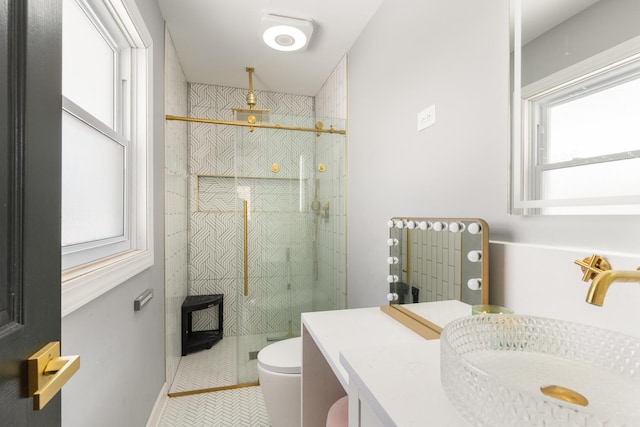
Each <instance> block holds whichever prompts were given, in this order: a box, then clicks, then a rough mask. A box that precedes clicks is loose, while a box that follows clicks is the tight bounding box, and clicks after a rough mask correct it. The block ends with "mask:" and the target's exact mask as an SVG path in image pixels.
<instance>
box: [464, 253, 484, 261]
mask: <svg viewBox="0 0 640 427" xmlns="http://www.w3.org/2000/svg"><path fill="white" fill-rule="evenodd" d="M467 259H468V260H469V261H471V262H480V260H481V259H482V251H469V253H467Z"/></svg>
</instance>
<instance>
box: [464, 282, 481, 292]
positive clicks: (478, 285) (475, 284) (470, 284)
mask: <svg viewBox="0 0 640 427" xmlns="http://www.w3.org/2000/svg"><path fill="white" fill-rule="evenodd" d="M467 287H468V288H469V289H471V290H472V291H479V290H480V289H482V279H469V280H468V281H467Z"/></svg>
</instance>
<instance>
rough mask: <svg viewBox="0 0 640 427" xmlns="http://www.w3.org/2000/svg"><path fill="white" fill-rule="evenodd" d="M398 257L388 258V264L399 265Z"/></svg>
mask: <svg viewBox="0 0 640 427" xmlns="http://www.w3.org/2000/svg"><path fill="white" fill-rule="evenodd" d="M398 261H399V260H398V257H395V256H390V257H389V258H387V262H388V263H389V264H397V263H398Z"/></svg>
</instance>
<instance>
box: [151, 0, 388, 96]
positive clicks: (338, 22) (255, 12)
mask: <svg viewBox="0 0 640 427" xmlns="http://www.w3.org/2000/svg"><path fill="white" fill-rule="evenodd" d="M382 1H383V0H360V1H353V0H351V1H343V0H323V1H317V0H187V1H184V0H182V1H178V0H158V4H159V5H160V9H161V10H162V14H163V16H164V19H165V21H166V22H167V27H168V29H169V33H170V34H171V38H172V40H173V44H174V46H175V48H176V51H177V53H178V57H179V58H180V62H181V63H182V67H183V70H184V73H185V75H186V78H187V81H189V82H192V83H208V84H215V85H222V86H230V87H239V88H248V86H249V83H248V75H247V73H246V71H245V67H254V68H255V73H254V76H253V85H254V88H255V89H258V90H267V91H273V92H283V93H291V94H297V95H309V96H314V95H316V94H317V93H318V91H319V90H320V88H321V87H322V85H323V84H324V82H325V80H326V79H327V78H328V77H329V75H330V74H331V71H333V69H334V68H335V66H336V65H337V64H338V62H339V61H340V59H341V58H342V57H343V56H344V54H345V53H346V52H347V51H348V50H349V49H350V48H351V46H352V45H353V43H354V42H355V41H356V39H357V38H358V36H359V35H360V33H361V32H362V30H363V29H364V27H365V26H366V24H367V23H368V22H369V20H370V19H371V17H372V16H373V14H374V13H375V12H376V10H377V9H378V7H379V6H380V4H381V3H382ZM264 13H272V14H277V15H284V16H290V17H293V18H303V19H312V20H313V22H314V31H313V36H312V38H311V42H310V44H309V46H308V47H307V49H306V50H305V51H302V52H280V51H276V50H273V49H271V48H269V47H267V46H266V45H265V44H264V43H263V42H262V39H261V36H260V34H259V28H260V19H261V17H262V15H263V14H264Z"/></svg>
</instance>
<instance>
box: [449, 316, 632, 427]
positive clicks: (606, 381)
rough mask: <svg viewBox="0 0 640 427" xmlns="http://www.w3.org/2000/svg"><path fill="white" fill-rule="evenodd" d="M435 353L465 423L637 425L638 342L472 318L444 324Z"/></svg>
mask: <svg viewBox="0 0 640 427" xmlns="http://www.w3.org/2000/svg"><path fill="white" fill-rule="evenodd" d="M440 349H441V350H440V351H441V363H442V366H441V381H442V385H443V387H444V390H445V392H446V394H447V396H448V397H449V399H450V400H451V402H452V403H453V404H454V405H455V406H456V408H457V409H458V410H459V411H460V413H461V414H462V415H463V416H464V417H465V418H466V419H468V420H469V421H470V422H471V423H472V424H473V425H477V426H492V427H493V426H508V427H513V426H529V425H534V426H563V427H564V426H585V427H591V426H605V425H606V426H607V427H614V426H640V339H638V338H633V337H629V336H625V335H621V334H618V333H615V332H612V331H607V330H603V329H598V328H595V327H591V326H587V325H582V324H578V323H571V322H565V321H561V320H553V319H545V318H539V317H529V316H518V315H480V316H468V317H464V318H461V319H457V320H454V321H453V322H451V323H449V324H448V325H447V326H446V327H445V328H444V330H443V332H442V336H441V342H440ZM542 390H544V391H545V392H546V393H548V394H550V395H549V396H548V395H546V394H543V391H542ZM583 399H584V400H583Z"/></svg>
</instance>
